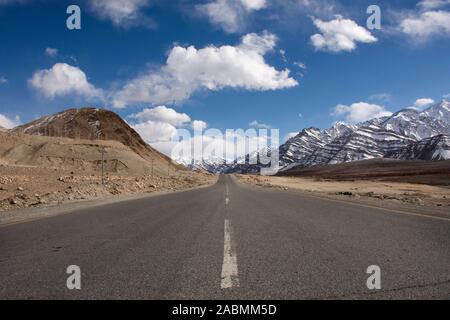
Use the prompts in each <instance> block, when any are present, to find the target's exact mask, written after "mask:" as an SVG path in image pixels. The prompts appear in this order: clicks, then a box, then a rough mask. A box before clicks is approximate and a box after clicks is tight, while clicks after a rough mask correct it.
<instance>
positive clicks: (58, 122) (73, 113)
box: [11, 108, 171, 162]
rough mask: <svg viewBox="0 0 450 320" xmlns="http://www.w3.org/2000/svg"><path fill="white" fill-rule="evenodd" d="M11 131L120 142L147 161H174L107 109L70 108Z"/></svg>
mask: <svg viewBox="0 0 450 320" xmlns="http://www.w3.org/2000/svg"><path fill="white" fill-rule="evenodd" d="M11 131H12V132H13V133H25V134H29V135H35V136H50V137H63V138H71V139H84V140H111V141H117V142H120V143H122V144H123V145H125V146H128V147H130V148H131V149H132V150H133V151H134V152H136V153H137V154H138V155H140V156H141V157H143V158H144V159H146V160H155V161H159V162H171V160H170V159H169V158H168V157H166V156H165V155H163V154H161V153H160V152H158V151H156V150H155V149H153V148H152V147H150V146H149V145H148V144H147V143H145V142H144V140H142V138H141V136H140V135H139V134H138V133H137V132H136V131H135V130H134V129H132V128H131V127H130V126H129V125H128V124H127V123H126V122H125V121H124V120H123V119H122V118H121V117H120V116H118V115H117V114H116V113H114V112H112V111H108V110H103V109H96V108H82V109H69V110H66V111H63V112H60V113H57V114H55V115H51V116H45V117H42V118H40V119H37V120H34V121H32V122H30V123H27V124H24V125H21V126H19V127H16V128H14V129H12V130H11Z"/></svg>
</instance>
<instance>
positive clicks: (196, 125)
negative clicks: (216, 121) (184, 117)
mask: <svg viewBox="0 0 450 320" xmlns="http://www.w3.org/2000/svg"><path fill="white" fill-rule="evenodd" d="M191 126H192V129H194V130H197V131H202V130H205V129H206V128H208V124H207V123H206V122H205V121H202V120H194V121H192V123H191Z"/></svg>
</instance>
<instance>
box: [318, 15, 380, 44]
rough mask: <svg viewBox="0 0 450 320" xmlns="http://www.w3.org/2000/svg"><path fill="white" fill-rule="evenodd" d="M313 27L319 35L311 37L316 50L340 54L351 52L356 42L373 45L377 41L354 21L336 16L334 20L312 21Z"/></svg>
mask: <svg viewBox="0 0 450 320" xmlns="http://www.w3.org/2000/svg"><path fill="white" fill-rule="evenodd" d="M313 21H314V25H315V26H316V27H317V28H318V29H319V30H320V32H321V33H317V34H314V35H313V36H311V42H312V44H313V46H314V48H315V49H316V50H322V51H330V52H340V51H347V52H350V51H353V50H355V49H356V45H357V43H358V42H361V43H373V42H376V41H377V38H375V37H374V36H373V35H372V34H371V33H370V31H369V30H367V29H366V28H364V27H361V26H359V25H358V24H357V23H356V22H355V21H353V20H350V19H343V18H342V17H341V16H336V18H335V19H334V20H330V21H322V20H320V19H314V20H313Z"/></svg>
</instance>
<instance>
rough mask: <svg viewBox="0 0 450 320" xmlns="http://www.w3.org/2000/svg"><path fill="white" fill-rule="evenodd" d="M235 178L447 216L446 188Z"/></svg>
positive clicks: (448, 193)
mask: <svg viewBox="0 0 450 320" xmlns="http://www.w3.org/2000/svg"><path fill="white" fill-rule="evenodd" d="M237 177H238V179H239V180H240V181H241V182H243V183H247V184H252V185H256V186H260V187H265V188H277V189H282V190H286V191H288V190H297V191H300V192H305V193H310V194H311V195H318V196H323V197H328V198H333V199H338V200H345V201H353V202H358V203H363V204H369V205H375V206H381V207H392V208H396V209H399V208H400V209H413V210H414V211H417V209H419V211H433V212H434V211H437V212H442V213H447V214H449V215H450V188H449V187H448V186H431V185H425V184H415V183H402V182H389V181H373V180H351V181H337V180H326V179H322V178H303V177H278V176H272V177H263V176H254V175H237Z"/></svg>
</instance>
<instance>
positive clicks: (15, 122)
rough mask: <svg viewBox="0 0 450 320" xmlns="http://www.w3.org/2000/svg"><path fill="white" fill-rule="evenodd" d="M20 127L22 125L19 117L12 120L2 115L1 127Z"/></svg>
mask: <svg viewBox="0 0 450 320" xmlns="http://www.w3.org/2000/svg"><path fill="white" fill-rule="evenodd" d="M18 125H20V118H19V116H16V117H15V118H13V119H11V118H8V117H7V116H5V115H3V114H1V113H0V127H3V128H6V129H12V128H14V127H17V126H18Z"/></svg>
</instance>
